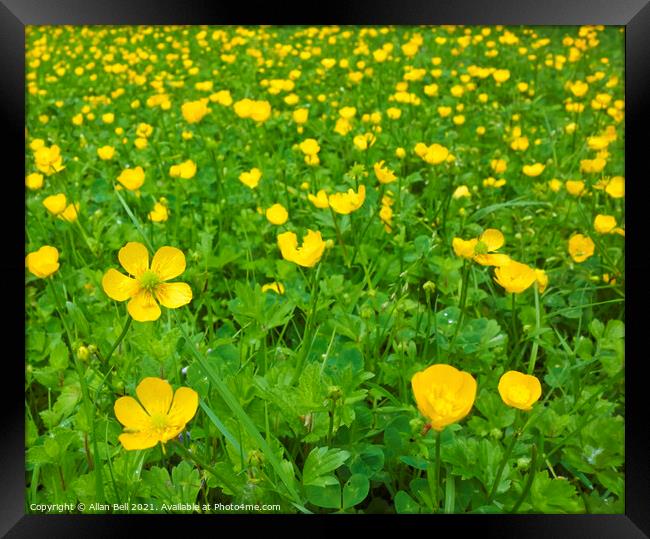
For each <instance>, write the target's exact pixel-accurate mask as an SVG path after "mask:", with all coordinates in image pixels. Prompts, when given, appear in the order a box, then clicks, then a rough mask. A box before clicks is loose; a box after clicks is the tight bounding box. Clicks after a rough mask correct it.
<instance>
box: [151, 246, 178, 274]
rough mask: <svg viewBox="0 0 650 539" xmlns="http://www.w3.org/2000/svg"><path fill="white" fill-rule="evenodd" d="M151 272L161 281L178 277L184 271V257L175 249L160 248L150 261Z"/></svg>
mask: <svg viewBox="0 0 650 539" xmlns="http://www.w3.org/2000/svg"><path fill="white" fill-rule="evenodd" d="M151 271H153V272H154V273H155V274H156V275H158V277H159V278H160V280H161V281H166V280H168V279H173V278H174V277H178V276H179V275H180V274H181V273H183V272H184V271H185V255H184V254H183V251H181V250H180V249H177V248H176V247H168V246H165V247H161V248H160V249H158V251H156V254H155V255H154V257H153V260H152V261H151Z"/></svg>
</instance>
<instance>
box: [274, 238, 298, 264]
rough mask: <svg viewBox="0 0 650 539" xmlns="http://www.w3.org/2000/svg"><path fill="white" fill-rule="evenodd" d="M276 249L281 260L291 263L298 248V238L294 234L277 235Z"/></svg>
mask: <svg viewBox="0 0 650 539" xmlns="http://www.w3.org/2000/svg"><path fill="white" fill-rule="evenodd" d="M278 247H280V252H281V253H282V258H284V259H285V260H289V261H290V262H291V261H293V259H294V257H295V255H296V248H297V247H298V237H297V236H296V234H295V233H294V232H283V233H282V234H278Z"/></svg>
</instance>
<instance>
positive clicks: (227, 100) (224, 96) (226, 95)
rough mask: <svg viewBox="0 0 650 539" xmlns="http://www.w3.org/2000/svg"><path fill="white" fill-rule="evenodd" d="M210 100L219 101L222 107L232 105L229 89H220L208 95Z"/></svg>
mask: <svg viewBox="0 0 650 539" xmlns="http://www.w3.org/2000/svg"><path fill="white" fill-rule="evenodd" d="M210 101H212V103H219V105H223V106H224V107H229V106H230V105H232V96H231V95H230V91H229V90H220V91H218V92H215V93H214V94H211V95H210Z"/></svg>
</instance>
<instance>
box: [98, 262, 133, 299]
mask: <svg viewBox="0 0 650 539" xmlns="http://www.w3.org/2000/svg"><path fill="white" fill-rule="evenodd" d="M102 288H103V289H104V292H106V295H107V296H108V297H109V298H111V299H114V300H116V301H125V300H127V299H129V298H130V297H132V296H134V295H135V294H136V293H137V292H138V290H139V289H140V287H139V285H138V281H136V280H135V279H132V278H131V277H127V276H126V275H123V274H122V273H120V272H119V271H117V270H114V269H109V270H108V271H107V272H106V273H105V274H104V277H103V278H102Z"/></svg>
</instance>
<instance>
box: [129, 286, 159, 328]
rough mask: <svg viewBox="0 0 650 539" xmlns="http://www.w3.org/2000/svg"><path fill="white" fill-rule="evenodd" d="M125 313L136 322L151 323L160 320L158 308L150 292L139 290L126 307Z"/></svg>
mask: <svg viewBox="0 0 650 539" xmlns="http://www.w3.org/2000/svg"><path fill="white" fill-rule="evenodd" d="M126 309H127V311H129V314H130V315H131V317H132V318H133V320H136V321H138V322H152V321H154V320H158V318H160V307H159V306H158V304H157V303H156V300H155V299H154V298H153V296H152V295H151V293H150V292H147V291H146V290H140V292H138V293H137V294H136V295H135V296H133V297H132V298H131V301H129V303H128V305H127V306H126Z"/></svg>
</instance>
